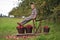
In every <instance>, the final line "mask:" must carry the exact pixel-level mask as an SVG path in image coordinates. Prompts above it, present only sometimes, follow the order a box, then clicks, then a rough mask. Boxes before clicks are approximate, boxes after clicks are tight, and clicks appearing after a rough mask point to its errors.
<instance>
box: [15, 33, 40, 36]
mask: <svg viewBox="0 0 60 40" xmlns="http://www.w3.org/2000/svg"><path fill="white" fill-rule="evenodd" d="M39 35H40V33H26V34H17V35H16V36H39Z"/></svg>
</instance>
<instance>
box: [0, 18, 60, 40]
mask: <svg viewBox="0 0 60 40" xmlns="http://www.w3.org/2000/svg"><path fill="white" fill-rule="evenodd" d="M22 20H23V19H20V18H0V40H7V39H6V38H5V36H7V35H15V34H17V30H16V26H17V22H21V21H22ZM29 24H32V22H29ZM45 25H48V26H49V27H50V32H49V34H48V35H45V34H43V33H42V34H41V35H40V36H37V37H33V38H28V39H27V40H60V35H59V34H60V25H58V24H56V23H53V22H48V23H46V21H43V22H42V26H45Z"/></svg>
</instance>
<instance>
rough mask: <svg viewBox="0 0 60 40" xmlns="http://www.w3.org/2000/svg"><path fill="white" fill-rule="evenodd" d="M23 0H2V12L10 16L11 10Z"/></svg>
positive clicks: (0, 3)
mask: <svg viewBox="0 0 60 40" xmlns="http://www.w3.org/2000/svg"><path fill="white" fill-rule="evenodd" d="M20 2H22V1H21V0H20V1H18V0H0V14H3V15H6V16H8V14H9V12H10V11H11V10H12V9H13V8H14V7H17V6H18V4H19V3H20Z"/></svg>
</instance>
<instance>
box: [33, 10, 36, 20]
mask: <svg viewBox="0 0 60 40" xmlns="http://www.w3.org/2000/svg"><path fill="white" fill-rule="evenodd" d="M36 16H37V11H36V10H35V11H34V15H33V19H35V18H36Z"/></svg>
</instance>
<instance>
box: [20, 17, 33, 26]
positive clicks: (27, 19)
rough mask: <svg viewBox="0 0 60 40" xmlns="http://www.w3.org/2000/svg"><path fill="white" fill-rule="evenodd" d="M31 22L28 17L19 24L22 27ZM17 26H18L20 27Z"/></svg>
mask: <svg viewBox="0 0 60 40" xmlns="http://www.w3.org/2000/svg"><path fill="white" fill-rule="evenodd" d="M31 20H32V18H30V17H27V18H26V19H25V20H24V21H22V22H21V23H20V24H21V25H24V24H26V23H28V22H29V21H31ZM20 24H19V25H20Z"/></svg>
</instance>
